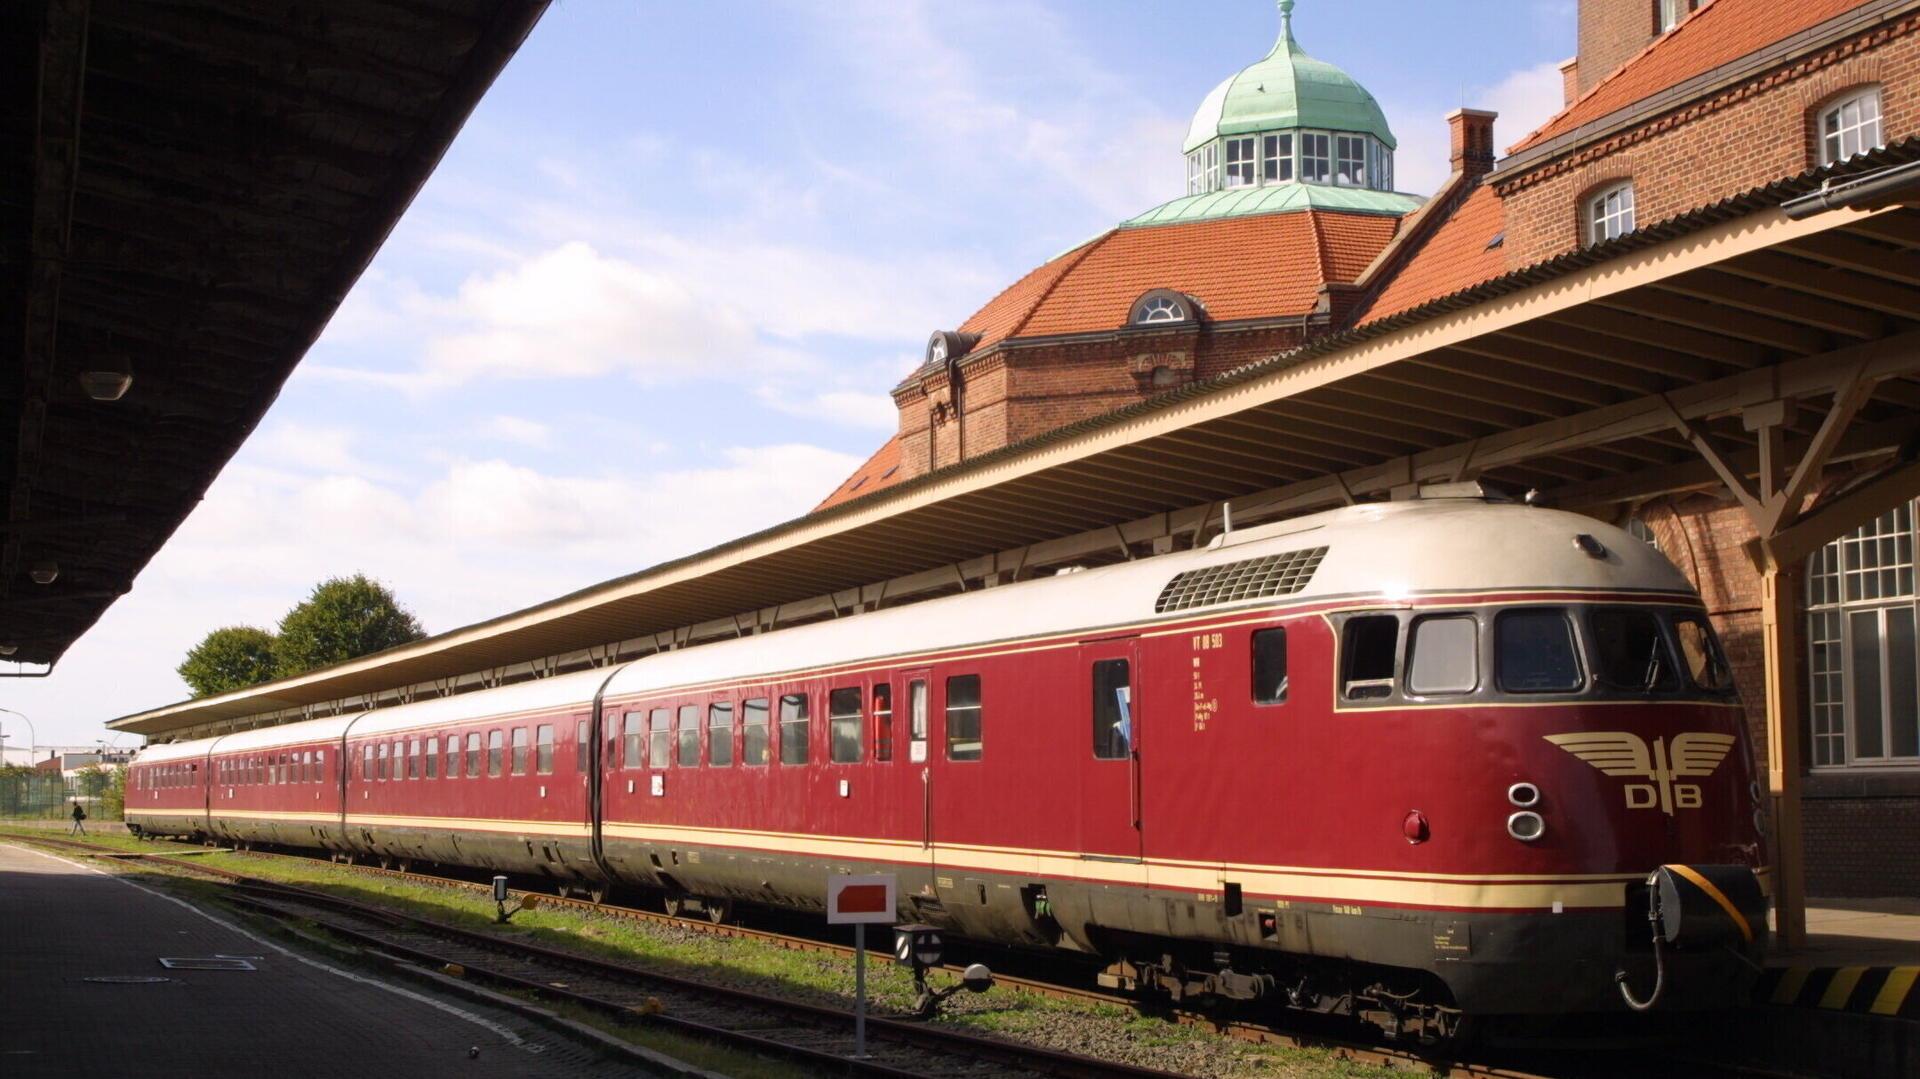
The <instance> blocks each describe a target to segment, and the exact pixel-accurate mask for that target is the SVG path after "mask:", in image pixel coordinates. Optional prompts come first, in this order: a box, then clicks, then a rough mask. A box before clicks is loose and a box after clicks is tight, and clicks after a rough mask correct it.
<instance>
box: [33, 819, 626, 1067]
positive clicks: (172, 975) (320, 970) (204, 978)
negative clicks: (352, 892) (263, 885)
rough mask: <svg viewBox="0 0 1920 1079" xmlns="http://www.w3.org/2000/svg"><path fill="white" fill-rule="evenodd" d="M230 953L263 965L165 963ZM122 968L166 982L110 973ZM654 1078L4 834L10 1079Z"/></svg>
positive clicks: (494, 1013) (534, 1028) (528, 1025)
mask: <svg viewBox="0 0 1920 1079" xmlns="http://www.w3.org/2000/svg"><path fill="white" fill-rule="evenodd" d="M221 955H225V956H248V957H257V958H251V959H250V960H249V961H250V962H252V963H253V965H254V966H255V967H257V968H258V969H256V970H253V971H218V970H168V969H165V968H163V967H162V966H161V964H160V962H159V959H160V958H161V957H162V956H166V957H176V956H179V957H200V958H204V957H212V956H221ZM121 978H135V979H144V978H157V979H163V980H160V981H153V982H126V981H101V980H97V979H121ZM470 1048H477V1049H478V1050H479V1055H478V1057H470V1056H469V1049H470ZM645 1074H648V1073H646V1072H644V1071H641V1070H638V1069H637V1068H636V1067H634V1066H633V1065H631V1064H629V1063H627V1062H624V1061H610V1060H605V1059H602V1058H601V1057H600V1056H599V1055H598V1054H597V1053H595V1052H593V1051H590V1050H587V1049H585V1048H583V1047H581V1046H578V1045H576V1044H574V1043H573V1042H571V1041H568V1040H565V1039H562V1038H559V1037H557V1036H556V1035H554V1034H553V1033H551V1032H549V1031H548V1030H546V1029H545V1028H543V1027H540V1026H538V1025H537V1024H535V1023H533V1022H532V1021H531V1020H528V1019H525V1018H522V1017H520V1016H517V1015H515V1014H514V1013H512V1012H511V1011H508V1010H506V1009H496V1008H491V1007H489V1006H485V1005H475V1004H473V1003H470V1002H467V1001H464V1000H456V999H454V998H443V997H439V996H435V995H432V994H430V993H428V992H425V991H422V990H420V989H417V988H415V987H413V986H411V985H406V984H399V983H390V982H386V981H383V980H380V979H377V978H375V977H372V976H370V975H368V974H365V973H363V972H360V971H357V970H350V969H347V968H344V967H341V966H338V965H337V964H335V963H333V962H331V961H327V960H324V959H321V958H317V957H307V956H304V955H299V954H296V953H293V952H290V951H287V950H285V949H282V948H280V947H279V946H277V945H275V944H273V943H271V942H268V941H266V940H264V939H260V938H256V937H253V936H251V935H250V934H248V933H247V932H245V931H243V930H242V929H241V928H240V927H239V926H237V925H233V924H231V923H230V922H226V921H225V920H224V919H222V920H220V921H216V920H213V919H212V918H210V917H208V916H206V915H203V914H202V913H200V912H198V911H197V910H196V909H195V908H193V907H191V906H190V905H188V904H186V903H184V902H182V901H180V900H177V899H174V898H173V897H169V896H166V895H162V894H160V893H159V892H157V891H155V890H153V889H152V888H151V887H147V886H139V885H138V883H137V882H133V881H129V880H127V879H125V878H121V877H116V876H113V875H109V874H107V873H104V872H101V871H98V870H94V869H92V868H90V867H86V866H81V865H79V864H77V863H74V862H70V861H68V860H65V859H61V858H56V857H53V856H50V855H46V854H42V853H40V852H37V851H31V850H27V849H26V848H23V847H19V846H13V845H8V844H5V843H0V1076H5V1077H6V1079H40V1077H42V1076H46V1077H54V1076H59V1077H62V1079H72V1077H81V1076H140V1077H141V1079H160V1077H166V1076H194V1077H220V1076H242V1075H244V1076H267V1077H270V1079H295V1077H305V1076H316V1077H335V1076H349V1077H354V1079H364V1077H367V1076H375V1075H421V1076H426V1075H431V1076H461V1077H472V1079H492V1077H496V1076H497V1077H502V1079H505V1077H508V1076H535V1077H574V1076H595V1077H599V1076H638V1075H645Z"/></svg>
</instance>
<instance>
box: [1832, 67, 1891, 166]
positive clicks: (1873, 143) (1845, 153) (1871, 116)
mask: <svg viewBox="0 0 1920 1079" xmlns="http://www.w3.org/2000/svg"><path fill="white" fill-rule="evenodd" d="M1884 132H1885V128H1884V126H1883V125H1882V122H1881V110H1880V88H1879V87H1878V86H1868V87H1863V88H1861V89H1859V90H1855V91H1852V92H1850V93H1848V94H1847V95H1846V96H1844V97H1839V98H1835V99H1834V100H1832V101H1829V102H1828V103H1827V104H1826V105H1824V106H1822V107H1821V109H1820V132H1819V133H1820V163H1821V164H1822V165H1832V164H1834V163H1836V162H1840V161H1847V160H1850V159H1852V158H1854V157H1857V156H1859V155H1861V154H1864V153H1867V152H1869V151H1872V150H1877V149H1879V148H1880V147H1882V146H1884V145H1886V140H1885V135H1884Z"/></svg>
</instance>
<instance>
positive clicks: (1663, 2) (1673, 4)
mask: <svg viewBox="0 0 1920 1079" xmlns="http://www.w3.org/2000/svg"><path fill="white" fill-rule="evenodd" d="M1699 6H1700V0H1654V5H1653V9H1654V18H1655V19H1656V20H1658V27H1659V32H1660V33H1662V34H1664V33H1666V32H1667V31H1669V30H1671V29H1673V28H1674V27H1676V26H1678V25H1680V20H1681V19H1684V18H1686V17H1687V16H1688V15H1689V14H1691V13H1692V12H1693V11H1694V10H1695V9H1696V8H1698V7H1699Z"/></svg>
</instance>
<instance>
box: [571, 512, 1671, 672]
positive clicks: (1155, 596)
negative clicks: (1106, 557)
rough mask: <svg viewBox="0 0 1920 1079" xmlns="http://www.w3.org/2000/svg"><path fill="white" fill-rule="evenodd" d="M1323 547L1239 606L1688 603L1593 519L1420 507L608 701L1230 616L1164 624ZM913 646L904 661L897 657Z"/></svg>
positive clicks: (717, 667) (1643, 553) (948, 604)
mask: <svg viewBox="0 0 1920 1079" xmlns="http://www.w3.org/2000/svg"><path fill="white" fill-rule="evenodd" d="M1581 535H1586V536H1591V537H1593V538H1594V539H1595V540H1597V541H1599V543H1600V545H1601V546H1602V548H1603V554H1602V555H1600V556H1599V557H1596V556H1594V555H1591V554H1588V553H1587V552H1586V551H1584V550H1583V549H1582V548H1581V547H1580V546H1578V545H1577V543H1576V538H1577V537H1579V536H1581ZM1321 549H1324V552H1325V553H1324V554H1323V555H1322V556H1321V557H1320V558H1319V559H1318V560H1317V563H1316V565H1315V566H1314V567H1313V568H1312V569H1311V571H1310V574H1309V575H1308V576H1306V577H1305V579H1304V581H1301V582H1299V588H1298V590H1296V591H1292V592H1290V593H1287V594H1285V595H1284V596H1279V597H1274V596H1267V597H1258V598H1254V599H1251V600H1246V601H1242V602H1241V603H1239V604H1238V605H1239V606H1245V607H1261V606H1273V605H1275V604H1277V603H1282V602H1285V603H1296V602H1314V601H1324V600H1327V599H1330V598H1334V597H1347V596H1352V597H1355V598H1361V597H1368V596H1373V597H1378V596H1382V595H1386V596H1396V597H1398V596H1404V597H1413V596H1417V595H1421V594H1433V593H1446V592H1489V591H1522V590H1542V589H1555V590H1567V589H1573V590H1582V589H1593V590H1606V591H1633V592H1672V593H1679V594H1685V595H1689V596H1691V595H1693V594H1694V592H1693V587H1692V585H1691V584H1689V583H1688V581H1687V579H1686V577H1685V576H1684V575H1682V574H1681V572H1680V571H1679V570H1678V569H1677V568H1675V567H1674V565H1673V564H1672V563H1671V562H1669V561H1667V559H1666V558H1665V557H1664V556H1662V555H1661V554H1660V552H1659V551H1657V550H1655V549H1654V548H1653V547H1652V546H1650V545H1648V544H1646V543H1643V542H1641V541H1640V540H1638V539H1635V538H1634V537H1633V536H1631V535H1629V534H1628V533H1627V532H1625V531H1624V530H1622V529H1619V528H1616V527H1614V526H1612V525H1609V524H1605V523H1603V522H1601V521H1598V520H1595V519H1594V518H1591V517H1586V516H1583V515H1580V514H1575V513H1568V512H1565V511H1562V510H1551V509H1543V508H1539V507H1533V506H1525V505H1521V504H1518V503H1499V502H1489V501H1486V500H1485V499H1482V498H1438V499H1436V498H1424V499H1420V500H1416V501H1406V502H1386V503H1369V504H1366V505H1360V506H1349V507H1345V508H1342V509H1336V510H1329V511H1327V512H1325V513H1318V514H1313V515H1311V516H1307V517H1298V518H1294V519H1292V520H1287V521H1282V522H1278V523H1276V524H1271V525H1264V526H1260V527H1256V528H1251V529H1245V530H1242V531H1238V532H1232V533H1228V534H1227V535H1225V536H1223V537H1221V538H1220V539H1219V540H1217V541H1215V543H1214V544H1212V545H1209V546H1207V547H1204V548H1199V549H1195V550H1191V551H1180V552H1175V553H1172V554H1166V555H1159V556H1156V557H1152V558H1143V559H1139V560H1136V561H1133V562H1124V563H1120V564H1117V565H1111V566H1105V567H1101V568H1099V569H1091V570H1084V571H1080V572H1073V573H1066V574H1062V575H1059V576H1055V577H1048V578H1043V579H1040V580H1036V581H1028V582H1022V583H1020V584H1018V585H1005V586H1000V587H997V588H989V589H983V590H978V591H974V592H970V593H967V594H965V595H958V596H948V597H945V598H942V599H937V600H929V601H927V602H925V603H917V604H913V605H910V606H905V607H896V608H892V609H889V610H884V611H876V612H873V613H871V614H863V615H859V616H858V617H853V618H844V619H837V620H835V621H831V622H824V623H817V624H814V625H810V626H803V627H799V628H796V629H791V630H784V631H780V632H776V633H768V634H761V635H757V636H753V637H746V638H741V639H739V640H733V641H723V642H719V643H716V644H708V645H700V646H698V647H694V648H688V649H684V650H680V651H674V652H667V653H663V654H659V655H654V656H648V657H645V658H643V659H639V660H635V661H634V662H632V663H630V664H628V665H627V666H625V667H623V668H622V669H621V670H620V671H619V672H617V673H616V674H615V675H614V677H613V679H612V681H610V682H609V683H608V684H607V691H606V692H607V696H608V697H610V698H611V697H616V696H619V697H624V696H628V695H633V694H644V693H648V692H652V691H656V690H661V689H666V688H670V687H674V686H683V685H700V684H704V683H708V682H714V681H720V680H723V679H731V678H751V677H760V676H765V675H773V674H781V673H785V672H796V671H805V670H809V669H815V668H819V667H825V666H829V665H841V664H847V663H854V662H859V661H863V660H872V659H880V658H883V657H901V656H911V655H913V654H921V653H936V652H940V651H944V650H949V649H953V648H960V647H965V646H969V645H976V644H984V643H989V642H994V641H1008V640H1020V639H1027V638H1033V637H1043V636H1050V635H1058V634H1090V633H1105V632H1118V631H1122V630H1124V629H1125V628H1127V627H1132V626H1141V625H1143V624H1145V623H1151V622H1155V621H1162V620H1166V619H1170V618H1177V617H1189V616H1191V615H1193V614H1195V613H1201V612H1206V611H1214V610H1223V609H1232V608H1233V607H1234V606H1235V604H1234V603H1232V602H1224V603H1212V604H1203V605H1197V606H1192V607H1187V608H1184V609H1181V610H1179V611H1177V612H1172V613H1157V612H1156V603H1157V601H1158V600H1160V598H1161V595H1162V593H1163V592H1164V591H1167V590H1168V586H1169V584H1171V583H1172V582H1173V581H1174V578H1176V577H1178V576H1180V575H1181V574H1184V573H1189V572H1191V571H1195V570H1208V569H1213V568H1218V567H1227V566H1230V565H1234V564H1238V563H1246V562H1251V561H1253V560H1257V559H1270V558H1276V556H1285V555H1289V554H1295V553H1299V554H1303V555H1304V554H1308V553H1310V552H1314V551H1318V550H1321ZM909 643H910V644H911V646H912V648H911V650H910V651H909V650H908V649H906V648H903V645H906V644H909Z"/></svg>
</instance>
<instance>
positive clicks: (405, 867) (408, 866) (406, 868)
mask: <svg viewBox="0 0 1920 1079" xmlns="http://www.w3.org/2000/svg"><path fill="white" fill-rule="evenodd" d="M396 864H397V865H398V867H399V869H400V872H402V873H411V872H413V863H412V862H409V861H407V860H406V859H404V858H402V859H401V860H400V861H399V862H398V863H396Z"/></svg>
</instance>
